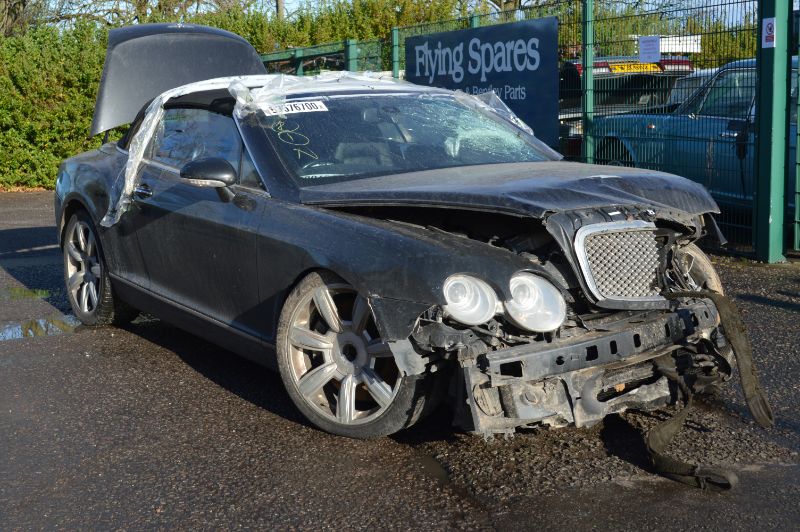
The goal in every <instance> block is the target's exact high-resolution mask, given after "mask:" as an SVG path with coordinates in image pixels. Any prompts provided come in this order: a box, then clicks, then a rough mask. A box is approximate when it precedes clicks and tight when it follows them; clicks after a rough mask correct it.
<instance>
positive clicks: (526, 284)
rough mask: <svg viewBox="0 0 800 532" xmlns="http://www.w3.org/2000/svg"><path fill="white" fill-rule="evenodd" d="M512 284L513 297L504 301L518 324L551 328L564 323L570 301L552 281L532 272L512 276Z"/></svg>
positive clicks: (534, 328) (533, 328) (543, 329)
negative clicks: (565, 298) (567, 300)
mask: <svg viewBox="0 0 800 532" xmlns="http://www.w3.org/2000/svg"><path fill="white" fill-rule="evenodd" d="M510 288H511V297H512V299H511V301H506V302H505V303H504V305H505V307H506V314H507V316H508V318H509V319H510V320H511V321H512V322H514V324H515V325H517V326H519V327H522V328H523V329H525V330H528V331H532V332H550V331H554V330H556V329H558V328H559V327H560V326H561V324H562V323H564V319H565V318H566V317H567V304H566V302H565V301H564V297H563V296H562V295H561V292H559V291H558V289H557V288H556V287H555V286H553V285H552V284H551V283H550V282H548V281H546V280H545V279H542V278H541V277H537V276H536V275H533V274H531V273H518V274H516V275H514V276H513V277H512V278H511V282H510Z"/></svg>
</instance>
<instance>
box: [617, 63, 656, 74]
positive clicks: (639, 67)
mask: <svg viewBox="0 0 800 532" xmlns="http://www.w3.org/2000/svg"><path fill="white" fill-rule="evenodd" d="M608 68H609V69H610V70H611V72H614V73H615V74H625V73H628V72H661V69H660V68H659V67H658V65H657V64H656V63H609V65H608Z"/></svg>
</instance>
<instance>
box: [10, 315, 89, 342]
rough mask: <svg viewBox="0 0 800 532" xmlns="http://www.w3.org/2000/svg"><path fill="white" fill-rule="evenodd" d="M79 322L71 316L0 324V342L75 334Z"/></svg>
mask: <svg viewBox="0 0 800 532" xmlns="http://www.w3.org/2000/svg"><path fill="white" fill-rule="evenodd" d="M80 323H81V322H80V321H78V318H76V317H75V316H72V315H71V314H68V315H58V316H54V317H51V318H40V319H34V320H25V321H19V322H11V323H5V324H0V341H5V340H20V339H22V338H36V337H38V336H55V335H58V334H65V333H66V334H68V333H72V332H75V328H76V327H78V325H80Z"/></svg>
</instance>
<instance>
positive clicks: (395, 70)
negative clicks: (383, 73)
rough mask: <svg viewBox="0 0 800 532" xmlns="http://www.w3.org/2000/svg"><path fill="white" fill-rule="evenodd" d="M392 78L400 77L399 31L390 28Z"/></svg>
mask: <svg viewBox="0 0 800 532" xmlns="http://www.w3.org/2000/svg"><path fill="white" fill-rule="evenodd" d="M392 77H393V78H399V77H400V30H399V29H398V28H392Z"/></svg>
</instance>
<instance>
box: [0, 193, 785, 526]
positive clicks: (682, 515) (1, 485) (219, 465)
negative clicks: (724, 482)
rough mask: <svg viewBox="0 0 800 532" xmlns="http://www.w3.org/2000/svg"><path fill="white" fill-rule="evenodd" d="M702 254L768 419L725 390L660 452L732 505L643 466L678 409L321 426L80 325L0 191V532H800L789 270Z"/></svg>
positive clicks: (49, 222) (146, 339) (141, 346)
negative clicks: (566, 422) (726, 304)
mask: <svg viewBox="0 0 800 532" xmlns="http://www.w3.org/2000/svg"><path fill="white" fill-rule="evenodd" d="M713 260H714V262H715V263H716V265H717V267H718V268H719V270H720V273H721V275H722V278H723V282H724V284H725V288H726V290H727V291H728V293H729V294H730V295H732V296H734V298H735V301H736V303H737V305H738V306H739V308H740V309H741V311H742V314H743V317H744V319H745V322H746V325H747V329H748V332H749V334H750V337H751V339H752V342H753V344H754V346H755V349H756V362H757V365H758V367H759V369H760V374H761V379H762V384H763V386H764V388H765V389H766V393H767V395H768V397H769V399H770V401H771V404H772V407H773V409H774V411H775V415H776V418H777V425H776V426H775V427H774V428H773V429H770V430H764V429H762V428H760V427H758V426H757V425H755V423H754V422H753V421H752V418H751V417H750V415H749V413H748V411H747V409H746V406H745V403H744V400H743V397H742V395H741V392H740V390H739V387H738V382H737V381H736V380H734V381H731V383H729V385H728V386H727V387H726V388H725V389H724V390H723V391H722V392H721V393H720V394H718V395H716V396H714V397H711V398H708V399H704V400H702V401H700V404H699V406H698V407H697V408H696V409H695V411H694V412H693V413H692V414H691V416H690V418H689V422H688V423H687V426H686V427H685V428H684V430H683V431H682V432H681V434H680V435H679V436H678V438H677V439H676V441H675V442H674V443H673V444H672V445H671V447H670V449H669V451H670V452H671V453H673V454H674V455H675V456H678V457H682V458H684V459H689V460H694V461H698V462H703V463H711V464H719V465H723V466H726V467H729V468H730V469H732V470H734V471H735V472H736V473H737V474H738V475H739V478H740V484H739V486H738V487H737V488H736V489H735V490H733V491H731V492H727V493H711V492H702V491H700V490H697V489H693V488H689V487H686V486H683V485H681V484H677V483H675V482H672V481H670V480H667V479H664V478H662V477H660V476H658V475H656V474H654V473H653V472H652V471H651V469H650V467H649V464H648V461H647V455H646V453H645V450H644V446H643V444H642V440H641V432H642V430H645V429H646V428H647V427H649V426H652V425H653V424H655V423H657V422H658V421H659V420H660V419H664V418H665V417H666V416H667V415H669V414H670V411H669V410H665V411H657V412H654V413H649V414H641V413H626V414H624V415H619V416H611V417H609V418H607V419H606V420H605V421H604V422H603V423H602V424H600V425H598V426H596V427H593V428H591V429H575V428H566V429H559V430H528V431H524V432H519V433H518V434H516V435H515V437H513V438H511V439H502V438H498V439H494V440H491V441H484V440H483V439H482V438H480V437H475V436H471V435H468V434H463V433H459V432H457V431H455V430H453V429H452V428H451V427H450V420H451V415H450V412H449V411H448V409H447V408H440V409H439V410H438V411H437V412H435V413H434V414H433V415H432V416H431V417H429V418H427V419H426V420H425V421H423V422H422V423H421V424H419V425H417V426H415V427H413V428H412V429H410V430H407V431H405V432H402V433H400V434H398V435H395V436H394V437H391V438H382V439H379V440H373V441H357V440H349V439H345V438H340V437H336V436H331V435H329V434H326V433H323V432H320V431H318V430H316V429H315V428H313V427H311V426H310V425H309V424H308V423H307V422H305V420H304V419H303V418H302V416H301V415H300V414H299V413H298V412H297V411H296V410H295V408H294V407H293V406H292V404H291V402H290V400H289V398H288V396H287V395H286V393H285V392H284V391H283V389H282V387H281V382H280V379H279V377H278V376H277V375H276V374H273V373H271V372H269V371H268V370H266V369H263V368H261V367H259V366H256V365H254V364H252V363H250V362H247V361H245V360H242V359H240V358H238V357H236V356H235V355H233V354H231V353H228V352H226V351H225V350H224V349H222V348H220V347H217V346H215V345H213V344H210V343H208V342H205V341H203V340H201V339H199V338H197V337H194V336H192V335H190V334H188V333H185V332H183V331H181V330H179V329H177V328H174V327H172V326H170V325H168V324H165V323H162V322H160V321H158V320H156V319H152V318H144V319H139V320H137V321H136V322H134V323H133V324H131V325H130V326H128V327H126V328H125V329H118V328H100V329H88V328H84V327H81V326H78V327H75V325H76V324H75V321H74V318H72V317H71V316H70V314H69V312H70V310H69V304H68V303H67V301H66V298H65V295H64V290H63V287H62V285H63V279H62V273H61V256H60V252H59V250H58V248H57V245H56V234H55V227H54V222H53V214H52V193H47V192H45V193H5V194H0V529H4V530H10V529H52V528H60V529H89V528H91V529H98V528H102V529H107V528H126V529H141V528H201V529H212V528H213V529H221V528H224V529H228V528H257V527H258V528H270V529H273V528H279V529H282V528H304V529H305V528H313V529H319V528H337V529H339V528H370V529H373V528H387V529H408V528H414V529H416V528H426V529H427V528H431V529H443V528H480V529H515V530H516V529H537V530H541V529H546V530H551V529H554V530H561V529H563V530H567V529H569V530H585V529H586V530H588V529H609V528H614V529H623V530H641V529H647V528H656V527H657V528H658V529H668V530H686V529H700V528H703V529H723V528H724V529H742V530H752V529H779V530H790V529H800V504H798V500H800V487H798V484H800V482H799V481H800V456H799V455H798V453H799V452H800V354H798V345H800V332H798V329H799V328H800V265H799V264H788V265H777V266H767V265H760V264H756V263H753V262H749V261H746V260H742V259H733V258H730V257H714V258H713Z"/></svg>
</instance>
